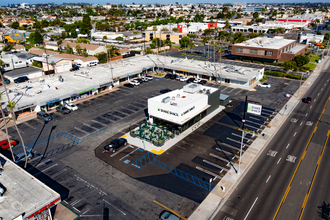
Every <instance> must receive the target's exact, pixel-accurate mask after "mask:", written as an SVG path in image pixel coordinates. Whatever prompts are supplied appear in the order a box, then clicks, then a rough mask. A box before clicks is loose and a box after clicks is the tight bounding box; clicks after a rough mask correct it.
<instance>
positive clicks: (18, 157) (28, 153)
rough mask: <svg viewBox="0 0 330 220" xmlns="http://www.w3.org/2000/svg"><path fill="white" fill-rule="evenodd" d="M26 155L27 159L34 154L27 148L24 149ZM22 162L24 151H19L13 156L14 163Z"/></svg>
mask: <svg viewBox="0 0 330 220" xmlns="http://www.w3.org/2000/svg"><path fill="white" fill-rule="evenodd" d="M26 156H27V159H28V160H31V159H32V158H33V156H34V154H33V152H32V151H31V150H28V151H26ZM23 162H25V154H24V152H23V153H20V154H17V155H16V156H15V163H17V164H18V163H23Z"/></svg>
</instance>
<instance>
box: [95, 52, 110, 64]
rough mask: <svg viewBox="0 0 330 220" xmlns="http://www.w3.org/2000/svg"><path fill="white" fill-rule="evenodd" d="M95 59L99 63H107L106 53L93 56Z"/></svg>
mask: <svg viewBox="0 0 330 220" xmlns="http://www.w3.org/2000/svg"><path fill="white" fill-rule="evenodd" d="M95 57H96V58H97V59H98V60H99V62H100V63H106V62H107V54H106V53H100V54H97V55H95Z"/></svg>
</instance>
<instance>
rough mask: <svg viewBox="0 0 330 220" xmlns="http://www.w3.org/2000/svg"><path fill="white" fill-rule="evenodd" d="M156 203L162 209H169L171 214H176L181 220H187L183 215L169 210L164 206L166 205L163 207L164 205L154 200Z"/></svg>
mask: <svg viewBox="0 0 330 220" xmlns="http://www.w3.org/2000/svg"><path fill="white" fill-rule="evenodd" d="M152 201H153V202H154V203H156V204H157V205H160V206H161V207H163V208H164V209H167V210H169V211H170V212H172V213H173V214H175V215H177V216H179V217H180V218H182V219H184V220H187V219H186V218H185V217H183V216H181V215H179V214H178V213H176V212H175V211H173V210H172V209H170V208H167V207H166V206H164V205H162V204H160V203H159V202H157V201H156V200H152Z"/></svg>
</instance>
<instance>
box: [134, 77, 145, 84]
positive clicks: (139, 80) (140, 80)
mask: <svg viewBox="0 0 330 220" xmlns="http://www.w3.org/2000/svg"><path fill="white" fill-rule="evenodd" d="M136 80H137V81H138V82H139V83H140V84H142V83H143V82H144V81H143V80H142V79H141V78H138V79H136Z"/></svg>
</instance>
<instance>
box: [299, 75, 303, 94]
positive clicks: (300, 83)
mask: <svg viewBox="0 0 330 220" xmlns="http://www.w3.org/2000/svg"><path fill="white" fill-rule="evenodd" d="M303 75H304V73H301V77H300V84H299V89H298V98H299V92H300V87H301V81H302V77H303Z"/></svg>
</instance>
